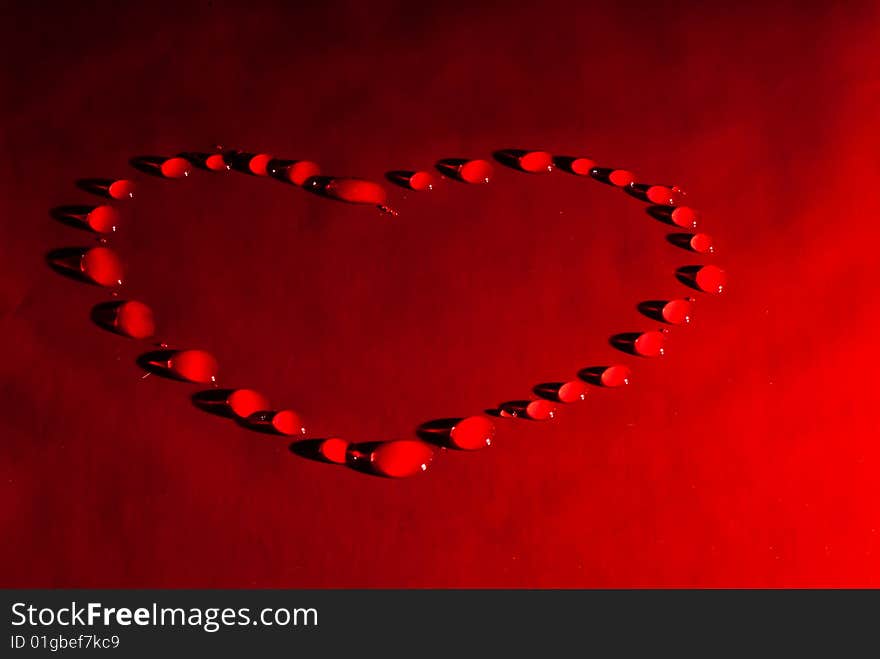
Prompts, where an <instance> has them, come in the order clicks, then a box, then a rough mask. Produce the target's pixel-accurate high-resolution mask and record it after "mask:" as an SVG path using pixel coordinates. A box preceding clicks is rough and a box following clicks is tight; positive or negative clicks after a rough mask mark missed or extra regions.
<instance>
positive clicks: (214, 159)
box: [205, 153, 229, 172]
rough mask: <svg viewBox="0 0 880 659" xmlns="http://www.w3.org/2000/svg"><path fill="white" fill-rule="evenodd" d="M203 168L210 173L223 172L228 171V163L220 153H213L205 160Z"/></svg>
mask: <svg viewBox="0 0 880 659" xmlns="http://www.w3.org/2000/svg"><path fill="white" fill-rule="evenodd" d="M205 167H207V168H208V169H210V170H211V171H212V172H225V171H228V170H229V163H228V162H226V157H225V156H224V155H223V154H222V153H214V154H212V155H210V156H208V157H207V158H205Z"/></svg>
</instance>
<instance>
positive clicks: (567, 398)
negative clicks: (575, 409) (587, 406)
mask: <svg viewBox="0 0 880 659" xmlns="http://www.w3.org/2000/svg"><path fill="white" fill-rule="evenodd" d="M556 396H557V397H558V398H559V400H560V401H562V402H563V403H577V402H578V401H581V400H584V399H586V397H587V385H586V384H584V383H583V382H582V381H580V380H572V381H570V382H566V383H565V384H563V385H562V386H561V387H559V391H558V392H557V393H556Z"/></svg>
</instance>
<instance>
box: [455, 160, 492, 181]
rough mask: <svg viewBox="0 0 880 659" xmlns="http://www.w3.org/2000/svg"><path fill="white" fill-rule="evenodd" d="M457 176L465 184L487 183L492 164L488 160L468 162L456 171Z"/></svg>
mask: <svg viewBox="0 0 880 659" xmlns="http://www.w3.org/2000/svg"><path fill="white" fill-rule="evenodd" d="M458 175H459V176H460V177H461V180H462V181H464V182H465V183H473V184H481V183H488V182H489V179H490V178H491V177H492V163H490V162H489V161H488V160H469V161H467V162H466V163H464V164H463V165H462V166H461V168H460V169H459V170H458Z"/></svg>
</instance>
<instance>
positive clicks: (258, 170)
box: [248, 153, 272, 176]
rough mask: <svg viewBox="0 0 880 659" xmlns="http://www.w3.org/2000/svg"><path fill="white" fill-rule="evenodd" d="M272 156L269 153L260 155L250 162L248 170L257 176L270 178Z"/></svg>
mask: <svg viewBox="0 0 880 659" xmlns="http://www.w3.org/2000/svg"><path fill="white" fill-rule="evenodd" d="M271 161H272V156H270V155H269V154H268V153H258V154H257V155H255V156H253V157H252V158H251V159H250V160H249V161H248V169H249V170H250V171H251V174H253V175H255V176H269V163H270V162H271Z"/></svg>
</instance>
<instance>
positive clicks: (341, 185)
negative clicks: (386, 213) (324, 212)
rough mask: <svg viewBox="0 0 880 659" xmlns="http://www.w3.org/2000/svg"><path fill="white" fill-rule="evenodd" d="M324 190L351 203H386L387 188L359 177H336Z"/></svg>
mask: <svg viewBox="0 0 880 659" xmlns="http://www.w3.org/2000/svg"><path fill="white" fill-rule="evenodd" d="M324 190H325V191H326V192H327V194H329V195H330V196H332V197H334V198H335V199H339V200H341V201H347V202H348V203H350V204H369V205H371V206H380V205H382V204H383V203H385V197H386V194H385V188H383V187H382V186H381V185H379V184H378V183H374V182H373V181H365V180H363V179H359V178H335V179H333V180H331V181H330V183H328V184H327V187H326V188H324Z"/></svg>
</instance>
